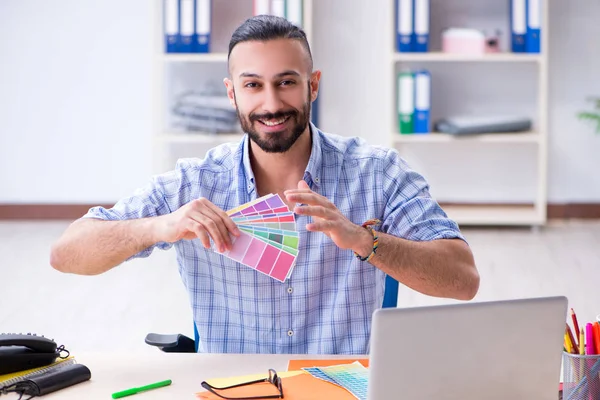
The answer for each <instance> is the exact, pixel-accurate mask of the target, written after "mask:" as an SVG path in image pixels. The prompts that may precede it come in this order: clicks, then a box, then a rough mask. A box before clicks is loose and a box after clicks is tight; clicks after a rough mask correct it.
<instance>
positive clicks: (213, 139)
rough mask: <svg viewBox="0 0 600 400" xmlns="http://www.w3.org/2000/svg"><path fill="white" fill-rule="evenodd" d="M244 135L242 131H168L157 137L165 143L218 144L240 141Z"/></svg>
mask: <svg viewBox="0 0 600 400" xmlns="http://www.w3.org/2000/svg"><path fill="white" fill-rule="evenodd" d="M243 136H244V135H243V134H242V133H215V134H213V133H202V132H189V133H187V132H186V133H180V132H166V133H164V134H162V135H157V136H156V138H157V140H159V141H161V142H163V143H190V144H191V143H201V144H208V145H214V146H217V145H219V144H222V143H228V142H239V141H240V140H242V137H243Z"/></svg>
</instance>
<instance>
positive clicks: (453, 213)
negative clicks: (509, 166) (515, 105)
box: [383, 0, 551, 226]
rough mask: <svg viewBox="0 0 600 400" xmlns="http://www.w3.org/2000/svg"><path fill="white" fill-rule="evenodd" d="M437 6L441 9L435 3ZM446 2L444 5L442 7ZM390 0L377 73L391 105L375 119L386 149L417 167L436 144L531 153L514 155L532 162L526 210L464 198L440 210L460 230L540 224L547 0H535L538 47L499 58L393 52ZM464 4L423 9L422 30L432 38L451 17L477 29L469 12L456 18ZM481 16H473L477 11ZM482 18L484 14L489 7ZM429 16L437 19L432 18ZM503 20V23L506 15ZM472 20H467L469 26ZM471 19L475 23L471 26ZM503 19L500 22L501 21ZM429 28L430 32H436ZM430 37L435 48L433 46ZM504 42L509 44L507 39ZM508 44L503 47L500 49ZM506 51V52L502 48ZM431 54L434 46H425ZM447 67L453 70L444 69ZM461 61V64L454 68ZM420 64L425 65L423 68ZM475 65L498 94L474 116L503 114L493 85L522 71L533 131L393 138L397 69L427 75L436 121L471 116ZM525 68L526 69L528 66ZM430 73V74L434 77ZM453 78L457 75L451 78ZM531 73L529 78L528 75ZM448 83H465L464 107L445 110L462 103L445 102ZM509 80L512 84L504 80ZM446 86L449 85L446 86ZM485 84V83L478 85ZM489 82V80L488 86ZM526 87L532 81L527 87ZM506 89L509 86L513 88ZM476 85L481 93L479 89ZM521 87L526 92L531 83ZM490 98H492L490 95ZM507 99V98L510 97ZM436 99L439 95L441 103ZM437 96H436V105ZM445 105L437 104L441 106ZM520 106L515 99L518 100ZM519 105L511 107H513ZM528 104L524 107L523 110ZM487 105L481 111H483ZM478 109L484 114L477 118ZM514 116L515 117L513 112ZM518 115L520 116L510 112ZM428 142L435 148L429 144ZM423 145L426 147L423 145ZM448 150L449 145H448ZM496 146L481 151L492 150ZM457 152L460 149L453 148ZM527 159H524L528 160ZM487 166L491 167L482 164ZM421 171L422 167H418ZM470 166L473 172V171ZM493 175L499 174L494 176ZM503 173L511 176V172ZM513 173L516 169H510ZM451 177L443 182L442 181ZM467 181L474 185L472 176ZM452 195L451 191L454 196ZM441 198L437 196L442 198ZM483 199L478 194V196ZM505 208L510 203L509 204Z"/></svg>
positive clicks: (503, 94)
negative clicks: (383, 59)
mask: <svg viewBox="0 0 600 400" xmlns="http://www.w3.org/2000/svg"><path fill="white" fill-rule="evenodd" d="M469 2H471V3H472V4H475V3H479V2H478V1H477V0H468V1H467V3H469ZM442 3H443V4H442ZM449 3H452V4H453V5H452V6H450V5H449V6H446V5H447V4H449ZM396 4H397V2H396V0H388V7H389V9H390V11H391V12H390V13H389V18H388V20H387V23H386V26H387V27H388V29H387V32H388V33H389V34H388V36H387V37H386V47H387V48H388V49H389V53H388V58H387V59H388V60H389V62H388V63H386V65H385V68H386V69H387V76H388V77H389V81H388V84H387V85H385V86H386V87H387V89H388V93H389V97H388V99H389V100H388V104H389V105H390V106H391V107H390V108H389V109H387V110H385V111H384V112H383V114H384V115H385V118H386V119H387V121H388V124H389V125H388V126H389V128H388V132H389V134H390V138H389V143H390V144H391V146H394V147H396V148H398V149H400V148H402V150H405V149H406V151H407V153H410V157H411V158H413V159H418V160H419V162H423V163H427V162H429V161H428V160H429V158H428V157H429V155H425V156H423V157H422V153H421V152H423V153H426V152H430V151H431V152H438V151H440V152H441V151H444V150H445V147H444V146H448V147H450V146H455V145H456V144H457V143H461V144H463V143H464V144H477V145H480V144H481V145H483V144H486V145H488V146H497V147H498V148H499V147H500V146H499V145H500V144H502V145H505V146H502V151H508V154H510V151H511V150H512V149H513V148H514V149H515V151H516V152H518V151H517V150H522V148H523V147H524V146H531V147H532V148H533V150H535V151H529V152H519V154H520V155H522V157H521V158H523V159H525V158H526V157H532V159H531V161H532V163H535V165H536V167H537V170H536V173H535V182H532V184H533V185H535V187H533V188H532V189H533V192H534V193H533V196H534V198H532V199H531V200H532V204H530V205H506V204H505V205H500V204H497V205H489V204H485V205H484V204H477V200H475V199H473V200H465V203H464V204H448V205H447V206H443V208H444V210H446V212H447V213H448V215H449V216H450V217H451V218H452V219H454V220H455V221H457V222H458V223H459V224H461V225H478V226H482V225H508V226H511V225H512V226H514V225H541V224H544V223H545V222H546V217H547V216H546V207H547V200H548V199H547V191H548V166H547V164H548V132H549V129H548V82H549V69H548V52H549V51H551V49H550V43H549V40H548V38H549V37H550V36H551V33H550V29H549V24H548V10H549V0H541V5H540V6H541V7H540V9H541V19H540V23H541V29H542V30H543V34H542V35H541V49H542V53H539V54H538V53H512V52H510V51H505V52H500V53H484V54H455V53H444V52H441V51H428V52H424V53H417V52H399V51H397V47H396V18H397V11H398V10H397V9H396ZM465 4H466V3H464V2H463V1H458V0H451V1H448V2H446V1H442V2H437V4H433V2H432V4H431V7H430V9H429V11H430V22H431V25H430V31H431V32H436V33H435V35H439V33H437V32H440V29H441V28H443V27H444V26H445V25H444V24H446V22H447V21H451V20H452V19H453V18H454V19H455V20H458V18H459V17H460V20H461V21H462V23H466V24H467V25H469V24H473V25H478V24H479V23H481V22H482V21H481V17H482V14H481V13H480V15H479V17H477V16H476V15H475V14H474V15H473V16H470V17H468V18H467V19H464V16H463V15H462V14H461V10H462V9H464V7H465ZM448 11H451V12H453V13H455V14H454V15H448V16H446V15H444V14H443V13H445V12H448ZM480 11H481V10H480ZM490 12H492V9H491V8H490ZM436 14H437V15H436ZM508 18H510V17H509V16H508ZM471 19H472V20H471ZM478 19H479V20H478ZM508 22H509V21H507V23H508ZM436 25H437V26H436ZM436 39H437V43H436V42H435V40H436ZM440 39H441V38H439V37H437V38H430V42H429V44H430V46H431V44H432V42H433V43H434V45H435V46H438V43H439V40H440ZM508 40H509V41H510V38H508ZM506 44H507V45H510V43H506ZM504 47H507V46H504ZM433 48H434V49H435V47H433ZM452 63H454V65H450V64H452ZM458 63H463V64H458ZM423 64H425V65H423ZM483 65H486V67H489V69H490V70H493V73H494V75H493V76H491V77H490V76H489V75H488V76H486V77H484V78H482V75H475V76H473V79H493V80H495V81H498V82H499V84H495V85H490V87H492V88H494V91H495V90H498V91H499V93H494V91H489V90H488V91H485V90H482V93H481V95H480V96H481V102H482V107H481V110H482V112H483V113H484V114H486V115H487V114H489V109H492V110H493V107H496V108H497V109H498V113H501V114H504V110H505V109H507V110H508V109H511V107H512V106H511V105H510V104H507V107H503V106H502V105H501V104H500V103H501V102H502V100H504V101H507V102H510V101H511V98H510V97H509V96H510V95H511V94H509V93H508V91H504V90H503V86H502V84H501V82H502V80H505V79H511V76H510V74H515V73H519V71H521V70H524V71H525V72H526V73H528V74H530V75H528V76H535V78H533V79H535V81H536V82H535V83H536V86H537V87H536V88H535V89H533V90H535V100H531V101H532V102H534V103H532V104H527V107H523V108H527V109H528V111H527V113H528V114H531V115H530V116H531V119H532V122H533V123H534V126H535V127H534V128H532V129H534V130H532V131H528V132H518V133H488V134H476V135H464V136H462V135H449V134H444V133H439V132H429V133H426V134H400V133H399V132H398V101H399V99H398V93H397V91H398V72H399V71H400V70H408V71H410V70H417V69H427V70H429V69H431V70H432V71H433V72H432V75H433V76H432V81H431V85H432V87H431V88H430V91H431V93H432V94H433V95H435V96H438V97H436V99H435V101H433V102H431V103H430V104H431V106H432V108H435V110H433V109H432V110H430V111H431V113H430V115H435V116H436V118H439V116H440V115H442V116H443V115H444V114H447V113H452V112H454V111H453V110H454V109H456V110H461V111H460V112H466V111H464V110H468V112H469V113H471V112H472V113H475V114H477V113H478V112H479V108H478V104H477V100H475V97H474V96H473V94H477V86H476V85H477V83H475V84H473V81H472V80H470V79H471V78H470V76H469V75H468V73H470V72H471V71H472V70H475V69H479V68H483ZM463 66H464V67H466V68H465V69H467V68H471V69H468V71H467V75H465V74H462V71H461V70H462V68H463ZM532 67H533V68H532ZM434 73H435V75H434ZM457 73H461V75H455V74H457ZM531 74H533V75H531ZM452 79H468V80H469V82H465V84H466V85H468V86H469V89H470V90H471V91H468V92H467V91H465V93H467V94H468V95H469V96H467V97H465V98H464V101H465V104H464V105H461V104H457V105H454V104H448V102H454V101H463V98H461V96H460V93H458V94H457V95H454V96H453V92H452V90H455V89H456V88H457V87H459V85H457V82H458V81H454V82H450V81H451V80H452ZM512 82H514V80H513V81H512ZM450 83H452V84H450ZM486 83H488V82H486ZM494 83H496V82H494ZM528 83H532V82H531V81H528ZM513 86H514V85H513ZM482 87H484V86H483V85H482ZM529 87H531V88H534V86H533V85H529V86H528V88H527V89H529ZM497 95H498V99H497V98H496V96H497ZM518 95H519V94H517V93H515V94H514V95H513V96H518ZM444 96H446V97H445V98H444ZM439 97H442V99H440V98H439ZM490 97H493V98H494V100H495V102H494V103H498V104H499V105H496V104H493V105H489V106H488V105H486V104H485V103H484V102H486V99H487V98H490ZM444 100H445V101H444ZM518 100H521V101H523V99H518ZM521 106H523V104H519V107H521ZM529 106H531V107H529ZM486 107H487V110H486ZM483 110H486V111H485V112H484V111H483ZM514 112H517V111H514ZM518 112H521V111H518ZM429 123H430V128H429V129H432V130H433V125H432V124H433V120H431V121H429ZM431 144H436V146H431V147H429V146H430V145H431ZM424 145H426V146H424ZM454 148H456V147H454ZM495 148H496V147H493V148H491V149H486V150H489V151H494V150H495ZM461 150H463V149H461ZM528 161H529V160H528ZM485 167H488V165H482V168H485ZM489 167H490V168H491V167H492V166H489ZM424 168H427V165H424ZM448 168H449V169H450V168H452V165H448ZM473 168H478V166H477V165H473ZM517 168H518V167H517ZM497 172H498V173H499V174H502V173H503V170H500V169H499V170H498V171H497ZM441 173H442V175H443V176H449V177H452V176H453V174H452V171H451V170H446V169H444V171H441ZM507 173H514V169H513V170H510V171H508V172H507ZM517 173H518V170H517ZM456 176H458V177H457V178H456V179H464V178H463V177H462V176H459V175H456ZM450 179H451V178H450ZM474 179H479V177H476V178H474ZM472 184H473V185H477V182H476V181H473V182H472ZM446 190H448V193H447V194H444V196H443V197H446V198H455V197H456V198H458V197H459V196H460V197H462V195H463V194H464V193H460V192H456V193H455V192H453V191H452V185H450V186H448V189H446ZM458 190H459V189H457V191H458ZM443 197H440V199H441V198H443ZM478 197H480V196H478ZM483 197H485V196H483ZM440 202H441V201H440ZM488 202H489V203H492V204H493V203H496V202H500V200H499V199H498V200H496V199H493V198H492V199H490V200H489V201H488ZM509 202H510V201H509Z"/></svg>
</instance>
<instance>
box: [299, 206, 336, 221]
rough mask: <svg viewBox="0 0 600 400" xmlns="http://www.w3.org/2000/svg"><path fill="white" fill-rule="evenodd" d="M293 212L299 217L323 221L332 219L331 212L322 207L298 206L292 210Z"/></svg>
mask: <svg viewBox="0 0 600 400" xmlns="http://www.w3.org/2000/svg"><path fill="white" fill-rule="evenodd" d="M294 212H295V213H296V214H300V215H308V216H311V217H318V218H324V219H331V218H332V217H333V215H332V212H331V210H329V209H327V208H325V207H322V206H300V207H296V208H294Z"/></svg>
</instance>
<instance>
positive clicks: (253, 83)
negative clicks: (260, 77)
mask: <svg viewBox="0 0 600 400" xmlns="http://www.w3.org/2000/svg"><path fill="white" fill-rule="evenodd" d="M244 87H247V88H255V87H258V84H257V83H256V82H248V83H246V84H245V85H244Z"/></svg>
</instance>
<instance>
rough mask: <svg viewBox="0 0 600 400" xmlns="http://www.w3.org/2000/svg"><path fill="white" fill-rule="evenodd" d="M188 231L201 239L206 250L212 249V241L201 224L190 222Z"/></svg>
mask: <svg viewBox="0 0 600 400" xmlns="http://www.w3.org/2000/svg"><path fill="white" fill-rule="evenodd" d="M188 230H189V231H191V232H194V233H195V234H196V236H197V237H198V239H200V241H201V242H202V245H203V246H204V248H205V249H208V248H210V239H209V237H208V234H207V233H206V231H205V230H204V227H203V226H202V224H201V223H199V222H197V221H194V220H190V222H189V227H188Z"/></svg>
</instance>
